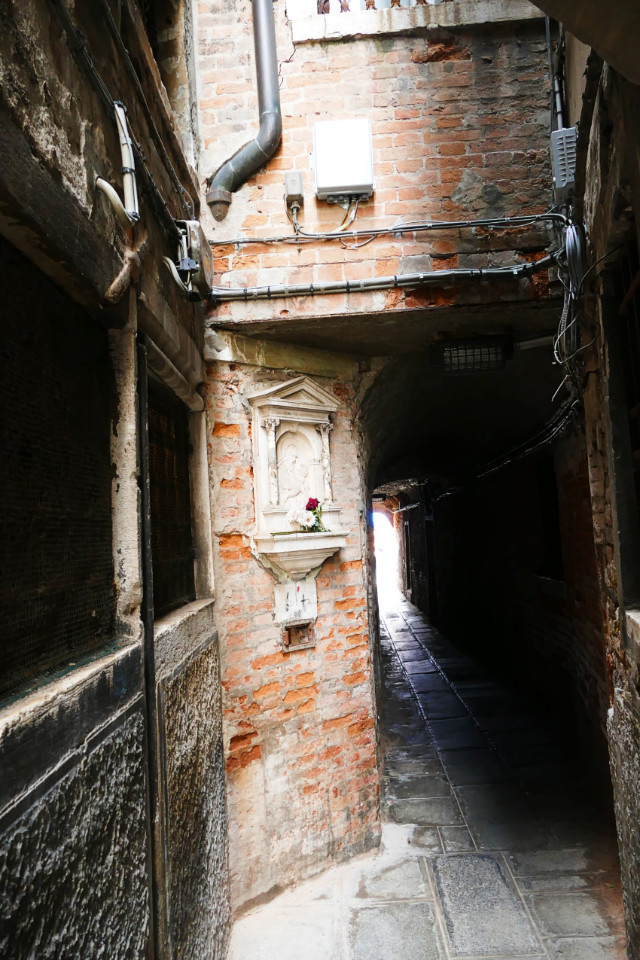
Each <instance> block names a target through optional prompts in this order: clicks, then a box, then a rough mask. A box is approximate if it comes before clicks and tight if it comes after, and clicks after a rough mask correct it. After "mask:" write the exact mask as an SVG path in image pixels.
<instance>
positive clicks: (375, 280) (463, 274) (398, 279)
mask: <svg viewBox="0 0 640 960" xmlns="http://www.w3.org/2000/svg"><path fill="white" fill-rule="evenodd" d="M269 2H271V0H269ZM562 252H563V251H562V249H560V250H556V251H554V252H553V253H550V254H548V255H547V256H546V257H543V258H542V259H540V260H536V261H535V262H533V263H518V264H514V265H513V266H509V267H486V268H480V267H478V268H469V269H461V268H454V269H451V270H432V271H430V272H428V273H405V274H399V275H394V276H388V277H368V278H366V279H365V280H332V281H328V282H327V283H291V284H286V283H278V284H271V285H269V286H264V287H212V289H211V292H210V293H209V295H208V297H207V298H206V299H208V300H210V301H212V302H213V303H214V304H218V303H224V302H228V301H231V300H244V301H248V300H275V299H280V298H286V297H314V296H324V295H325V294H332V293H358V292H360V291H363V290H393V289H400V288H406V287H421V286H428V285H434V286H442V285H443V284H444V283H446V282H455V281H456V280H479V281H485V280H495V279H498V278H500V277H502V278H505V277H512V278H513V277H523V276H528V275H530V274H533V273H536V272H537V271H538V270H545V269H547V268H548V267H550V266H552V264H554V263H555V262H556V260H557V258H558V257H559V256H560V254H561V253H562Z"/></svg>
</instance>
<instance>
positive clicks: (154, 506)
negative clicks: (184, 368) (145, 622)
mask: <svg viewBox="0 0 640 960" xmlns="http://www.w3.org/2000/svg"><path fill="white" fill-rule="evenodd" d="M189 454H190V445H189V422H188V418H187V411H186V408H185V406H184V404H183V403H181V402H180V400H178V398H177V397H176V396H175V395H174V394H173V393H172V392H171V391H170V390H168V389H167V388H166V387H163V386H162V385H161V384H159V383H157V382H156V381H154V380H150V381H149V483H150V494H151V556H152V565H153V607H154V616H155V617H156V618H157V617H161V616H163V615H164V614H166V613H169V612H170V611H171V610H175V608H176V607H179V606H181V605H182V604H183V603H188V602H189V601H190V600H194V599H195V586H194V569H193V561H194V548H193V536H192V530H191V498H190V494H189Z"/></svg>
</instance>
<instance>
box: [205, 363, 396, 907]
mask: <svg viewBox="0 0 640 960" xmlns="http://www.w3.org/2000/svg"><path fill="white" fill-rule="evenodd" d="M285 379H287V374H286V372H283V371H282V370H279V371H271V370H267V369H264V368H260V367H253V366H248V365H240V364H233V363H216V364H212V365H210V366H209V368H208V371H207V407H208V414H209V437H210V463H211V480H212V499H213V513H214V515H213V527H214V535H215V538H214V539H215V542H214V554H215V561H214V562H215V576H216V585H217V596H218V602H217V625H218V630H219V635H220V650H221V664H222V670H221V673H222V686H223V711H224V742H225V751H226V768H227V778H228V791H229V792H228V805H229V820H230V868H231V883H232V899H233V904H234V906H235V908H236V909H237V908H238V907H239V906H241V905H242V904H243V903H246V902H247V901H249V900H251V899H252V898H255V897H257V896H259V895H262V894H267V893H269V892H270V891H273V890H275V889H277V888H281V887H283V886H285V885H288V884H290V883H292V882H294V881H296V880H299V879H300V878H301V877H304V876H307V875H309V874H311V873H313V872H314V871H317V870H319V869H322V867H323V866H325V865H326V864H327V863H328V862H330V861H334V860H340V859H343V858H346V857H348V856H350V855H353V854H354V853H357V852H360V851H362V850H365V849H367V848H369V847H371V846H372V845H374V844H375V843H376V842H377V838H378V829H379V827H378V777H377V768H376V753H375V737H376V731H375V708H374V698H373V678H372V665H371V651H370V640H369V621H368V615H367V578H366V567H365V562H366V557H365V540H364V522H365V517H364V511H365V503H364V498H363V495H362V489H361V480H360V470H359V464H358V460H357V449H356V444H355V440H354V437H353V433H352V413H353V395H352V385H351V384H349V383H342V382H338V381H331V380H327V379H323V380H322V381H321V383H322V386H323V387H324V388H325V389H328V390H330V391H331V392H333V393H334V394H335V396H336V397H337V398H338V399H339V400H340V401H341V407H340V409H339V410H338V412H337V413H336V414H335V417H334V429H333V431H332V434H331V450H332V470H333V480H334V496H335V499H336V501H337V503H338V504H339V505H340V508H341V510H342V525H343V526H344V527H346V528H348V530H349V531H350V533H349V536H348V538H347V546H346V547H345V548H344V549H342V550H341V551H340V552H339V553H338V554H336V555H335V556H334V557H332V558H331V559H329V560H327V561H326V563H325V564H324V566H323V567H322V570H321V571H320V573H319V574H318V576H317V580H316V582H317V588H318V620H317V623H316V627H315V636H316V645H315V647H312V648H310V649H306V650H299V651H295V652H292V653H286V654H285V653H283V651H282V649H281V647H280V629H279V627H278V626H277V624H276V623H275V620H274V584H275V579H274V576H273V575H272V574H271V573H270V572H269V571H268V570H267V569H265V567H264V566H262V564H261V563H260V562H259V560H257V559H256V557H255V556H254V553H253V550H252V543H251V536H252V533H253V532H254V524H255V513H254V489H253V463H252V446H251V419H250V413H249V411H248V404H247V403H246V395H247V393H249V392H251V391H252V390H254V389H258V386H266V385H268V384H269V383H270V382H277V381H282V380H285ZM310 494H311V491H310Z"/></svg>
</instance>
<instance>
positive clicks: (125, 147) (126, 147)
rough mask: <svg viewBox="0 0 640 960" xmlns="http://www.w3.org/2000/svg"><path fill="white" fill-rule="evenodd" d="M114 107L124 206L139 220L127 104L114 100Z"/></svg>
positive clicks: (133, 218) (134, 165)
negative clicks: (120, 157)
mask: <svg viewBox="0 0 640 960" xmlns="http://www.w3.org/2000/svg"><path fill="white" fill-rule="evenodd" d="M113 109H114V110H115V112H116V123H117V125H118V134H119V135H120V151H121V153H122V177H123V184H124V206H125V210H126V211H127V213H128V214H129V216H130V218H131V220H139V219H140V207H139V205H138V188H137V187H136V163H135V159H134V156H133V143H132V140H131V137H130V136H129V129H128V127H127V111H126V108H125V105H124V104H123V103H121V102H120V101H119V100H115V101H114V103H113Z"/></svg>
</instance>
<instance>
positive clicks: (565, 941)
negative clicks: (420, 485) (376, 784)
mask: <svg viewBox="0 0 640 960" xmlns="http://www.w3.org/2000/svg"><path fill="white" fill-rule="evenodd" d="M382 648H383V653H382V656H383V664H382V665H383V675H384V681H385V696H384V702H383V704H382V714H381V717H380V723H381V739H382V751H383V756H384V767H383V781H382V796H381V805H382V816H383V833H382V844H381V848H380V851H379V852H377V853H375V854H371V855H369V856H366V857H362V858H360V859H358V860H356V861H352V862H351V863H349V864H346V865H345V866H341V867H335V868H333V869H331V870H328V871H326V872H325V873H323V874H322V875H320V876H319V877H317V878H316V879H314V880H311V881H308V882H306V883H304V884H300V885H299V886H298V887H297V888H295V889H294V890H291V891H289V892H287V893H284V894H282V895H280V896H279V897H278V898H277V899H275V900H273V901H272V902H271V903H268V904H266V905H264V906H261V907H259V908H257V909H255V910H253V911H252V912H251V913H248V914H246V915H245V916H243V917H242V918H241V919H239V920H238V921H237V922H236V924H235V926H234V929H233V934H232V940H231V951H230V960H294V958H295V960H480V958H482V960H498V958H500V960H515V958H518V960H520V958H522V960H524V958H527V960H559V958H562V960H623V958H626V951H625V946H624V943H625V941H624V927H623V922H622V906H621V901H620V890H619V875H618V867H617V860H616V846H615V838H614V836H613V835H612V827H611V825H610V824H609V823H608V822H605V820H604V818H603V817H602V814H600V813H599V812H598V810H597V809H596V808H595V807H592V806H591V805H590V804H589V802H588V799H587V797H586V796H585V790H584V788H583V787H582V786H581V784H579V783H577V782H576V781H575V780H574V779H573V777H572V773H571V771H570V770H569V769H568V767H567V765H566V763H565V760H564V757H563V754H562V750H561V747H560V744H559V743H558V742H557V738H556V736H555V733H554V729H553V726H552V725H550V724H547V723H545V722H544V721H543V720H541V719H540V716H539V712H538V713H537V712H536V710H535V705H530V704H528V703H526V702H525V701H524V699H523V697H522V696H521V695H519V694H516V693H514V691H512V690H509V689H508V688H506V687H504V686H502V685H501V684H499V683H496V682H495V680H493V679H492V678H491V677H490V676H489V675H487V674H486V673H485V672H484V671H483V670H482V669H481V668H480V667H479V666H478V665H477V664H476V663H474V662H473V661H472V660H471V659H470V658H469V657H467V656H465V655H464V654H461V653H460V652H459V651H458V650H457V649H456V648H455V647H453V646H452V644H451V643H450V642H449V641H448V640H447V639H446V638H445V637H443V636H442V635H441V634H439V633H438V632H437V631H436V630H434V629H433V628H432V627H430V626H429V624H428V623H427V622H426V621H425V619H424V617H423V616H422V615H421V614H420V613H419V611H417V610H416V609H415V607H412V606H411V605H410V604H408V603H407V602H406V601H404V600H402V599H401V598H400V599H397V600H394V605H393V607H390V608H387V609H386V610H384V611H383V612H382Z"/></svg>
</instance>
